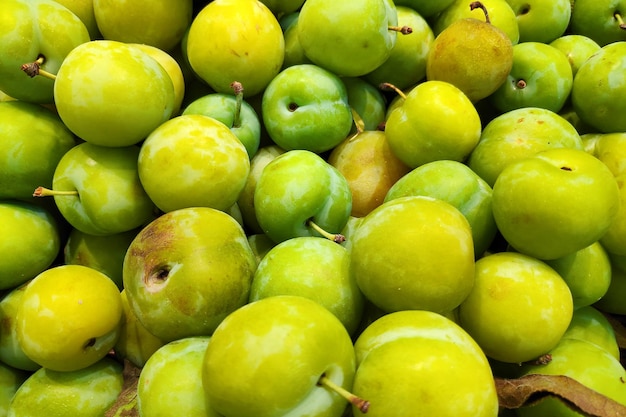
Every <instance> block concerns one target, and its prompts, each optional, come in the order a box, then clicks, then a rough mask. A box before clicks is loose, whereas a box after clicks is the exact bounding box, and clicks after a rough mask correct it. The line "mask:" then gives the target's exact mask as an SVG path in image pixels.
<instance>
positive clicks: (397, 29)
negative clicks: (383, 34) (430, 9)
mask: <svg viewBox="0 0 626 417" xmlns="http://www.w3.org/2000/svg"><path fill="white" fill-rule="evenodd" d="M387 29H389V30H392V31H394V32H400V33H401V34H403V35H408V34H410V33H413V28H412V27H410V26H389V27H388V28H387Z"/></svg>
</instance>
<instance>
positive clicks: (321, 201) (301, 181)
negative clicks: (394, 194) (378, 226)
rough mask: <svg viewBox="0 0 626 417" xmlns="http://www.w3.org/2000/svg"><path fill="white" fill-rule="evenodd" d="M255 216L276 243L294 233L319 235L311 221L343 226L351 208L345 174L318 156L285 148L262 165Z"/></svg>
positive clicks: (334, 227)
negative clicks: (264, 165) (285, 149)
mask: <svg viewBox="0 0 626 417" xmlns="http://www.w3.org/2000/svg"><path fill="white" fill-rule="evenodd" d="M254 207H255V211H256V217H257V220H258V222H259V225H260V226H261V228H262V230H263V231H264V233H266V234H267V235H268V236H269V237H270V238H271V239H272V240H274V241H275V242H276V243H279V242H282V241H284V240H287V239H290V238H292V237H296V236H320V233H319V231H318V230H317V229H315V228H314V226H312V224H311V222H313V223H314V224H316V225H317V226H319V227H321V228H322V229H324V230H325V231H327V232H329V233H338V232H340V231H341V229H343V227H344V226H345V224H346V222H347V221H348V217H349V216H350V212H351V210H352V194H351V192H350V186H349V185H348V182H347V181H346V179H345V177H344V176H343V175H342V174H341V173H340V172H339V171H338V170H337V169H336V168H335V167H333V166H332V165H330V164H329V163H327V162H326V161H325V160H324V159H322V157H321V156H319V155H318V154H316V153H313V152H311V151H306V150H291V151H287V152H285V153H283V154H281V155H279V156H277V157H276V158H274V159H273V160H272V161H270V162H269V163H268V164H267V166H266V167H265V168H264V169H263V172H262V173H261V175H260V177H259V179H258V182H257V185H256V188H255V191H254Z"/></svg>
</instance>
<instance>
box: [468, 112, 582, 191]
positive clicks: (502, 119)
mask: <svg viewBox="0 0 626 417" xmlns="http://www.w3.org/2000/svg"><path fill="white" fill-rule="evenodd" d="M552 148H572V149H583V144H582V139H581V138H580V135H579V134H578V131H577V130H576V128H574V126H572V124H571V123H569V122H568V121H567V120H566V119H565V118H563V117H562V116H560V115H559V114H557V113H555V112H553V111H551V110H547V109H542V108H538V107H526V108H521V109H515V110H511V111H508V112H505V113H502V114H500V115H498V116H496V117H495V118H494V119H492V120H491V121H490V122H489V123H487V125H486V126H485V128H484V129H483V131H482V133H481V136H480V141H479V142H478V145H476V147H475V148H474V150H473V151H472V153H471V154H470V156H469V158H468V160H467V164H468V166H469V167H470V168H471V169H472V171H474V172H475V173H477V174H478V175H480V177H481V178H482V179H483V180H485V181H486V182H487V184H489V185H490V186H491V187H493V185H494V184H495V182H496V179H497V178H498V175H500V172H502V170H503V169H504V168H505V167H506V166H507V165H508V164H510V163H511V162H514V161H516V160H519V159H523V158H526V157H528V156H531V155H534V154H535V153H537V152H540V151H543V150H546V149H552Z"/></svg>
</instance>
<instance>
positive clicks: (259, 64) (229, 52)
mask: <svg viewBox="0 0 626 417" xmlns="http://www.w3.org/2000/svg"><path fill="white" fill-rule="evenodd" d="M284 50H285V41H284V38H283V32H282V30H281V27H280V25H279V24H278V20H277V19H276V17H275V16H274V15H273V14H272V12H271V11H270V9H268V8H267V6H266V5H265V4H263V3H261V2H260V1H258V0H216V1H212V2H210V3H209V4H207V5H206V6H205V7H204V8H203V9H202V10H201V11H200V12H199V13H198V14H197V15H196V16H195V18H194V19H193V21H192V23H191V26H190V28H189V35H188V39H187V57H188V58H189V63H190V64H191V67H192V68H193V70H194V71H195V73H196V74H198V76H199V77H200V78H201V79H203V80H204V81H205V82H206V83H207V84H209V85H210V86H211V88H213V89H214V90H215V91H216V92H218V93H224V94H227V93H230V92H231V87H230V84H231V83H232V82H233V81H238V82H240V83H241V84H242V85H243V86H244V94H245V95H246V96H253V95H255V94H258V93H260V92H261V91H263V90H264V89H265V87H266V86H267V84H269V82H270V81H271V80H272V78H274V76H276V74H278V72H279V71H280V69H281V67H282V63H283V59H284Z"/></svg>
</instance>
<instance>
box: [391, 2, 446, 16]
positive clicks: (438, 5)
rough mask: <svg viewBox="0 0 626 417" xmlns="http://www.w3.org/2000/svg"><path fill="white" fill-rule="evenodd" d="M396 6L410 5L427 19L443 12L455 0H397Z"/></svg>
mask: <svg viewBox="0 0 626 417" xmlns="http://www.w3.org/2000/svg"><path fill="white" fill-rule="evenodd" d="M394 3H395V5H396V6H405V7H410V8H411V9H414V10H415V11H417V12H418V13H419V14H420V15H421V16H423V17H424V18H426V19H430V18H434V17H435V16H437V15H438V14H439V13H441V12H443V11H444V10H445V9H446V7H448V6H450V5H451V4H452V3H454V0H396V1H394Z"/></svg>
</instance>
